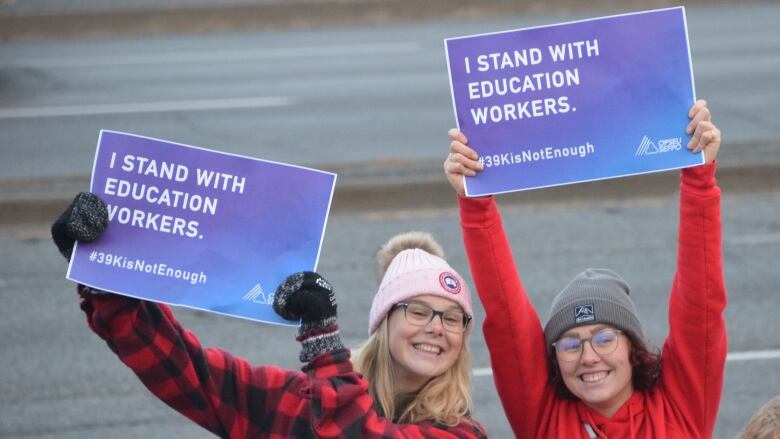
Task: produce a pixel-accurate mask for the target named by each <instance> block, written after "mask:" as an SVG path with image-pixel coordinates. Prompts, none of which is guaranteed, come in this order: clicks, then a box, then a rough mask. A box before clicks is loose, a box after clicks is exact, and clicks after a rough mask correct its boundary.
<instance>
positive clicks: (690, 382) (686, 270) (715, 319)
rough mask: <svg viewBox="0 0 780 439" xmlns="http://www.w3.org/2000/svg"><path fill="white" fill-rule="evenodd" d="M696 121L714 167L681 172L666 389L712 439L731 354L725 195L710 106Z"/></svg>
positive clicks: (694, 113) (697, 140)
mask: <svg viewBox="0 0 780 439" xmlns="http://www.w3.org/2000/svg"><path fill="white" fill-rule="evenodd" d="M689 116H690V117H691V118H692V122H691V125H690V126H689V130H690V131H691V132H693V133H694V136H693V140H692V141H691V143H690V144H689V149H691V150H692V151H694V152H700V151H704V153H705V162H706V164H704V165H702V166H696V167H693V168H688V169H684V170H683V171H682V173H681V183H680V225H679V232H678V233H679V235H678V253H677V272H676V274H675V278H674V282H673V284H672V292H671V297H670V303H669V328H670V333H669V338H668V339H667V340H666V343H665V344H664V349H663V355H662V362H663V364H662V372H661V385H662V386H664V389H665V390H666V393H667V395H669V398H670V400H671V402H672V403H673V404H674V406H675V407H676V409H677V410H678V415H679V416H680V417H681V418H682V419H685V420H687V423H688V424H689V426H690V428H692V429H693V431H694V432H695V433H696V434H698V437H712V432H713V428H714V424H715V418H716V416H717V412H718V406H719V403H720V397H721V391H722V388H723V372H724V367H725V361H726V350H727V346H726V325H725V320H724V316H723V312H724V309H725V307H726V289H725V284H724V280H723V266H722V248H721V215H720V189H719V188H718V186H717V181H716V179H715V168H716V164H715V162H714V160H715V158H716V156H717V153H718V150H719V148H720V131H719V130H718V129H717V128H716V127H715V125H713V124H712V121H711V116H710V112H709V110H708V109H707V105H706V103H705V102H704V101H699V102H697V103H696V104H695V105H694V106H693V107H692V108H691V113H690V114H689Z"/></svg>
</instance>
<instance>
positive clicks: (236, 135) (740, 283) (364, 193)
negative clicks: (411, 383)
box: [0, 0, 780, 438]
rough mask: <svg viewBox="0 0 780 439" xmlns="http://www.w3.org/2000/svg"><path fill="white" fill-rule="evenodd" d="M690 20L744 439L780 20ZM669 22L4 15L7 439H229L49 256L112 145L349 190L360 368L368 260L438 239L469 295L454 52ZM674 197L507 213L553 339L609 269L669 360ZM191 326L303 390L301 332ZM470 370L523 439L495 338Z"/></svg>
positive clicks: (595, 8) (698, 9) (205, 8)
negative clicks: (553, 316) (167, 401)
mask: <svg viewBox="0 0 780 439" xmlns="http://www.w3.org/2000/svg"><path fill="white" fill-rule="evenodd" d="M418 3H421V4H418ZM686 4H687V6H688V7H687V18H688V25H689V35H690V38H691V50H692V59H693V66H694V74H695V78H696V91H697V95H698V96H699V97H703V98H706V99H708V100H709V102H710V106H711V108H712V110H713V113H714V117H715V120H716V122H717V123H718V125H719V126H720V128H721V129H722V131H723V134H724V145H723V147H722V151H721V154H720V157H719V162H720V165H719V166H720V167H719V174H718V175H719V179H720V182H721V186H722V188H723V191H724V232H725V238H724V247H725V248H724V266H725V269H726V276H727V277H726V279H727V285H728V288H729V293H730V304H729V308H728V310H727V318H728V323H729V338H730V347H729V350H730V352H731V354H730V360H729V362H728V365H727V376H726V388H725V391H724V395H723V402H722V404H721V414H720V416H719V419H718V427H717V432H716V437H718V438H732V437H734V435H735V434H736V433H737V432H738V431H739V429H740V428H741V427H742V425H744V422H745V421H746V420H747V419H748V417H749V416H750V414H752V412H753V411H755V410H756V409H757V408H758V407H759V406H760V405H762V404H763V402H765V401H766V400H768V399H769V398H770V397H772V396H773V395H775V394H778V393H780V342H778V341H777V338H776V336H775V335H774V334H775V333H776V332H777V331H778V325H777V323H776V321H777V318H776V314H777V312H778V310H780V296H778V294H777V285H778V280H779V279H780V278H779V277H778V274H777V269H776V265H777V262H776V260H777V258H778V255H780V207H779V206H780V205H779V204H778V201H780V122H778V119H777V117H776V116H775V111H776V108H775V107H776V105H775V103H776V102H778V99H780V91H778V88H777V87H776V86H775V83H776V82H777V78H778V72H780V31H778V30H777V28H776V23H777V20H778V18H780V4H778V2H766V3H762V2H748V3H743V2H740V3H739V4H738V5H737V4H736V3H728V2H707V1H698V2H690V3H686ZM661 6H667V4H666V3H664V2H661V1H650V0H648V1H640V0H632V1H630V2H628V3H621V4H620V6H616V2H614V1H612V2H609V1H606V0H604V1H597V2H594V3H592V4H589V6H588V9H587V10H585V9H584V8H583V6H582V5H579V3H578V2H568V1H559V2H546V3H544V6H541V5H540V4H537V3H532V2H509V1H501V0H493V1H485V2H470V1H466V0H461V1H455V0H452V1H447V0H432V1H430V2H424V3H423V2H412V1H404V0H372V1H363V2H358V1H335V0H334V1H326V0H320V1H315V0H310V1H297V2H275V1H270V0H269V1H257V0H256V1H251V0H244V1H238V0H233V1H230V0H220V1H206V0H173V1H169V2H165V6H163V7H161V6H159V5H158V2H152V1H147V0H132V1H123V2H118V1H113V2H112V1H98V0H78V1H76V0H74V1H70V2H59V1H45V0H38V1H34V0H30V1H22V0H17V1H9V0H0V41H1V42H0V248H3V249H4V251H3V252H2V256H0V300H2V303H3V305H2V307H0V349H2V351H1V352H2V355H0V389H1V390H2V392H0V406H2V407H3V408H2V410H1V411H0V437H9V438H28V437H34V438H43V437H58V438H60V437H72V438H77V437H78V438H84V437H87V438H98V437H121V438H125V437H127V438H136V437H144V438H158V437H159V438H169V437H209V435H208V434H207V433H206V432H205V431H201V430H200V429H198V428H197V427H195V426H193V425H190V423H189V422H188V421H186V420H185V419H184V418H183V417H181V416H180V415H178V414H176V413H175V412H173V411H171V410H170V409H168V408H167V407H165V406H164V405H163V404H161V403H159V402H158V401H157V400H156V399H154V398H153V397H151V396H150V395H149V394H148V392H147V391H146V390H145V389H144V388H143V387H142V386H141V385H140V384H139V383H138V382H137V380H136V379H135V378H134V376H132V374H131V373H130V372H128V371H127V370H126V369H125V368H124V366H121V365H120V364H119V362H118V361H116V360H115V359H114V358H113V354H111V352H110V351H109V350H108V349H107V348H106V347H105V345H104V344H103V343H102V342H101V341H100V340H98V339H97V338H96V337H94V336H91V335H90V334H89V333H88V330H87V329H86V326H85V324H84V322H83V317H82V316H81V314H80V311H79V310H78V306H77V303H76V298H75V293H73V292H72V291H73V287H72V285H70V284H69V282H68V281H66V280H65V279H64V278H63V274H64V271H65V263H64V261H62V260H61V258H60V257H59V255H58V254H57V252H56V250H54V247H53V245H51V244H50V242H49V239H48V230H47V227H48V223H49V222H50V221H51V220H52V219H53V218H54V216H55V215H56V213H57V212H59V211H60V210H61V209H62V208H63V207H64V206H65V205H67V202H68V201H69V199H70V198H71V197H72V196H73V194H74V193H75V192H77V191H79V190H84V189H86V188H87V187H88V182H89V173H90V172H91V167H92V160H93V157H94V151H95V145H96V141H97V134H98V131H99V130H100V129H102V128H104V129H112V130H117V131H127V132H131V133H137V134H142V135H146V136H151V137H158V138H162V139H166V140H171V141H176V142H180V143H185V144H192V145H198V146H203V147H208V148H213V149H217V150H221V151H227V152H232V153H238V154H244V155H249V156H253V157H259V158H264V159H269V160H275V161H281V162H287V163H294V164H299V165H306V166H311V167H315V168H319V169H325V170H330V171H335V172H338V173H339V180H338V185H337V186H338V188H337V191H336V195H335V197H334V200H333V202H334V205H333V209H332V214H331V217H330V220H329V224H328V229H327V231H326V237H325V243H324V247H323V250H322V254H321V258H320V266H319V271H321V272H322V273H323V274H324V275H325V276H326V277H327V278H328V279H329V280H331V281H332V282H333V283H334V285H335V286H336V288H337V295H338V299H339V304H340V316H341V317H340V319H341V326H342V330H343V334H344V337H345V339H346V342H347V344H349V345H350V346H355V345H357V344H358V343H359V342H360V341H362V340H363V339H364V336H365V331H366V329H365V328H366V325H367V321H366V317H365V316H366V313H365V310H366V309H368V307H369V305H370V300H371V297H372V295H373V293H374V291H375V288H376V280H375V279H374V275H373V262H372V256H373V254H374V252H375V251H376V249H377V246H378V245H379V244H381V243H382V242H384V240H386V239H387V238H388V237H389V236H391V235H393V234H394V233H396V232H399V231H403V230H409V229H420V230H427V231H431V232H432V233H434V234H435V235H436V236H437V238H438V239H439V241H440V242H441V243H442V244H443V246H444V247H445V250H447V251H448V254H449V258H450V262H451V263H452V264H453V266H454V267H455V268H456V269H458V270H459V271H461V272H462V273H464V274H468V267H467V263H466V259H465V255H464V251H463V247H462V244H461V240H460V235H459V230H458V225H457V214H456V211H455V208H454V206H455V201H454V195H453V194H452V191H451V190H450V189H449V188H448V186H447V185H446V183H445V182H444V179H443V176H442V172H441V161H442V160H443V158H444V155H445V154H446V151H447V147H448V141H447V138H446V131H447V129H448V128H449V127H451V126H453V125H454V116H453V112H452V107H451V99H450V95H449V84H448V80H447V73H446V62H445V59H444V50H443V41H442V40H443V39H444V38H447V37H452V36H461V35H468V34H475V33H482V32H489V31H497V30H506V29H513V28H520V27H526V26H535V25H544V24H552V23H557V22H562V21H570V20H574V19H579V18H587V17H595V16H600V15H607V14H613V13H622V12H631V11H636V10H643V9H650V8H654V7H661ZM651 36H652V31H651V30H649V37H651ZM676 184H677V173H675V172H669V173H661V174H653V175H649V176H641V177H633V178H624V179H619V180H611V181H607V182H597V183H588V184H582V185H576V186H568V187H564V188H557V189H556V188H553V189H545V190H537V191H531V192H525V193H520V194H513V195H507V196H502V197H501V198H500V202H501V204H502V206H503V211H504V217H505V223H506V224H507V227H508V231H509V233H510V239H511V240H512V242H513V245H514V249H515V254H516V257H517V260H518V264H519V265H520V271H521V274H523V275H524V281H525V285H526V287H527V288H528V289H529V291H530V292H531V294H532V300H533V302H534V303H535V304H536V305H537V307H538V308H539V309H541V310H545V311H542V313H541V314H542V318H544V317H545V316H546V315H545V314H546V309H547V308H548V306H549V303H550V301H551V299H552V297H553V296H554V294H555V293H556V292H557V291H559V290H560V288H561V287H562V286H563V285H564V284H565V283H566V281H567V280H568V279H570V278H571V277H572V276H573V275H574V274H576V273H577V272H578V271H579V270H580V269H581V268H583V267H586V266H608V267H612V268H614V269H616V270H617V271H618V272H620V273H621V274H623V275H624V277H626V279H628V280H629V282H630V283H631V284H632V286H633V287H634V288H635V289H636V290H637V293H636V294H635V300H637V302H638V304H637V305H638V307H639V309H640V311H641V313H642V318H643V321H644V323H645V325H646V329H647V332H648V333H649V334H650V336H651V338H652V339H653V340H655V341H657V342H658V343H659V344H660V343H661V342H662V340H663V338H664V337H665V335H666V333H667V331H668V328H667V325H666V311H667V295H668V290H669V286H670V284H671V279H672V275H673V270H674V261H675V234H676V224H677V218H676ZM477 309H478V311H477V316H476V320H477V322H481V320H482V317H483V312H482V308H481V307H479V306H478V307H477ZM177 315H178V316H179V318H180V319H181V320H182V322H183V323H184V324H185V326H187V327H189V328H190V329H191V330H193V331H194V332H195V333H196V334H198V335H199V336H200V337H201V339H202V341H203V342H204V344H206V345H214V346H220V347H224V348H226V349H227V350H229V351H231V352H233V353H234V354H236V355H239V356H243V357H246V358H248V359H250V360H251V361H253V362H256V363H274V364H279V365H282V366H285V367H297V361H296V357H297V350H298V347H297V345H296V343H295V341H294V334H293V331H292V330H290V329H289V328H276V327H269V326H264V325H258V324H253V323H250V322H245V321H240V320H237V319H230V318H226V317H221V316H216V315H211V314H206V313H201V312H194V311H190V310H184V309H178V310H177ZM519 336H521V335H519ZM471 347H472V352H474V357H475V359H474V365H475V368H476V372H475V374H476V376H475V379H474V387H475V389H474V390H475V402H476V407H477V413H476V416H477V417H478V418H479V419H480V420H482V421H483V422H484V423H485V424H486V425H487V426H488V428H489V432H490V433H491V436H492V437H499V438H504V437H511V432H510V430H509V427H508V425H507V423H506V421H505V420H504V417H503V412H502V410H501V406H500V403H499V402H498V399H497V396H496V394H495V390H494V388H493V383H492V376H491V373H490V369H489V360H488V355H487V351H486V349H485V346H484V340H483V338H482V335H481V333H480V331H475V332H474V335H473V336H472V339H471Z"/></svg>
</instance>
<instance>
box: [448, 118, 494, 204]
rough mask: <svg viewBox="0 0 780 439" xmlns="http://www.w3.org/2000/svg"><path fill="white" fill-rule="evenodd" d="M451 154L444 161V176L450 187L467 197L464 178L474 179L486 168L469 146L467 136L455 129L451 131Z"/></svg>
mask: <svg viewBox="0 0 780 439" xmlns="http://www.w3.org/2000/svg"><path fill="white" fill-rule="evenodd" d="M448 135H449V136H450V141H451V142H450V153H449V154H448V155H447V159H445V160H444V174H445V175H446V176H447V181H449V183H450V186H452V188H453V189H455V192H457V193H458V195H460V196H465V194H466V191H465V188H464V187H463V177H464V176H466V177H473V176H475V175H477V172H479V171H482V170H483V169H485V167H484V166H483V165H482V163H480V161H479V156H478V155H477V152H476V151H474V150H473V149H471V148H469V147H468V146H467V143H468V139H467V138H466V135H465V134H463V133H462V132H460V131H459V130H457V129H455V128H453V129H451V130H450V131H449V133H448Z"/></svg>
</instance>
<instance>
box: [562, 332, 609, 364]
mask: <svg viewBox="0 0 780 439" xmlns="http://www.w3.org/2000/svg"><path fill="white" fill-rule="evenodd" d="M621 332H623V331H621V330H619V329H613V328H604V329H600V330H598V331H597V332H596V333H594V334H593V335H591V336H590V338H578V337H575V336H573V335H571V336H566V337H561V338H560V339H558V341H556V342H554V343H553V344H552V345H553V346H555V352H557V353H558V359H560V360H562V361H567V362H571V361H577V360H579V359H580V355H582V349H583V346H584V345H585V342H588V343H590V347H591V348H593V351H594V352H596V353H597V354H599V355H609V354H611V353H613V352H615V350H616V349H617V347H618V340H620V333H621Z"/></svg>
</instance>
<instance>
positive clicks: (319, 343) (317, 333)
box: [274, 271, 344, 363]
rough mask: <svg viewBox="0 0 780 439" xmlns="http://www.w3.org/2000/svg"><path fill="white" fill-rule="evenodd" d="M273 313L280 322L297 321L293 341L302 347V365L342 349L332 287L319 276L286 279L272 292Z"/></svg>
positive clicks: (309, 275) (308, 275)
mask: <svg viewBox="0 0 780 439" xmlns="http://www.w3.org/2000/svg"><path fill="white" fill-rule="evenodd" d="M274 311H276V313H277V314H279V315H280V316H282V318H284V319H287V320H298V319H300V320H301V327H300V328H299V329H298V338H297V340H298V341H300V342H301V345H302V349H301V355H300V357H299V358H300V360H301V361H302V362H304V363H308V362H309V361H310V360H311V359H312V358H314V357H316V356H317V355H319V354H322V353H325V352H331V351H334V350H337V349H343V348H344V345H342V344H341V338H340V337H339V327H338V324H336V296H335V295H334V294H333V287H331V286H330V283H328V281H326V280H325V278H323V277H322V276H320V275H319V274H317V273H314V272H311V271H304V272H300V273H295V274H293V275H290V276H288V277H287V279H285V280H284V281H283V282H282V283H281V284H280V285H279V287H278V288H277V289H276V293H274Z"/></svg>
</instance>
